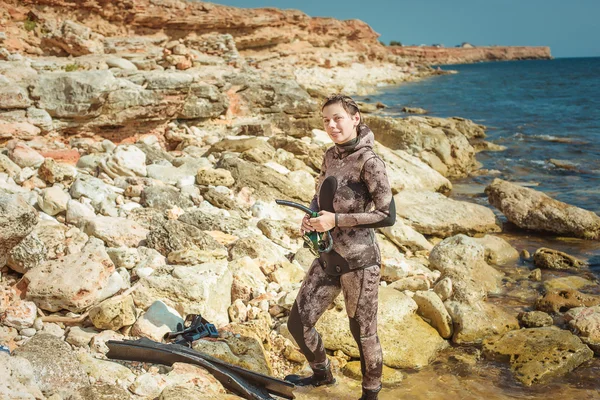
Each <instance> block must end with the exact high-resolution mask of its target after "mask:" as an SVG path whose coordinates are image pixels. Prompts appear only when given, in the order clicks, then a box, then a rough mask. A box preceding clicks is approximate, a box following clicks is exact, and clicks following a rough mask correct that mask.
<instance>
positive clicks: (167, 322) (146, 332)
mask: <svg viewBox="0 0 600 400" xmlns="http://www.w3.org/2000/svg"><path fill="white" fill-rule="evenodd" d="M134 322H135V325H133V328H132V329H131V333H132V334H133V335H134V336H142V337H147V338H150V339H152V340H156V341H158V342H160V341H162V338H163V336H164V335H165V334H166V333H169V332H176V331H178V330H180V329H179V327H178V326H183V324H184V320H183V318H182V317H181V315H179V313H178V312H177V311H176V310H175V309H173V308H171V307H169V306H168V305H166V304H165V303H163V302H162V301H160V300H157V301H155V302H154V303H152V305H151V306H150V307H148V309H147V310H146V312H145V313H143V314H142V315H141V316H140V318H139V319H138V320H137V321H134Z"/></svg>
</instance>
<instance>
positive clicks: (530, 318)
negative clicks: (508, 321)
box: [518, 311, 554, 328]
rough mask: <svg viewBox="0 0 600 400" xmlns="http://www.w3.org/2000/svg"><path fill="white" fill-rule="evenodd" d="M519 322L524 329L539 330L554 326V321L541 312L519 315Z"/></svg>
mask: <svg viewBox="0 0 600 400" xmlns="http://www.w3.org/2000/svg"><path fill="white" fill-rule="evenodd" d="M518 318H519V322H520V323H521V326H522V327H524V328H541V327H544V326H552V325H554V320H553V319H552V317H551V316H550V315H548V314H546V313H545V312H543V311H528V312H522V313H519V317H518Z"/></svg>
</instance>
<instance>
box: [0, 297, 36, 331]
mask: <svg viewBox="0 0 600 400" xmlns="http://www.w3.org/2000/svg"><path fill="white" fill-rule="evenodd" d="M36 316H37V307H36V305H35V304H34V303H33V302H31V301H22V300H19V299H15V300H14V301H13V302H12V303H11V304H9V305H8V307H7V308H6V309H4V310H3V313H2V314H1V315H0V321H1V322H2V324H3V325H5V326H10V327H13V328H16V329H19V330H21V329H25V328H29V327H31V326H33V322H34V321H35V318H36Z"/></svg>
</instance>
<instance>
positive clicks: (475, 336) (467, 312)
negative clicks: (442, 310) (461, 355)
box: [444, 301, 519, 344]
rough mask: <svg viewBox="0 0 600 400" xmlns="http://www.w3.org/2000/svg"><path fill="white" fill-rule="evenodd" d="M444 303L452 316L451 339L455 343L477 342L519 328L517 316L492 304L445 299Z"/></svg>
mask: <svg viewBox="0 0 600 400" xmlns="http://www.w3.org/2000/svg"><path fill="white" fill-rule="evenodd" d="M444 305H445V306H446V310H447V311H448V314H450V317H451V318H452V323H453V330H454V333H453V335H452V341H453V342H454V343H457V344H479V343H481V342H482V340H484V339H485V338H487V337H489V336H492V335H500V334H503V333H506V332H508V331H512V330H515V329H519V321H518V320H517V317H516V316H515V315H512V314H510V313H509V312H508V311H506V310H505V309H503V308H501V307H499V306H497V305H494V304H490V303H485V302H483V301H481V302H479V303H477V304H466V303H459V302H457V301H446V302H445V303H444Z"/></svg>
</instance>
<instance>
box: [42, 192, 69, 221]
mask: <svg viewBox="0 0 600 400" xmlns="http://www.w3.org/2000/svg"><path fill="white" fill-rule="evenodd" d="M69 200H71V196H69V194H68V193H66V192H64V191H63V190H62V189H61V188H60V187H58V186H52V187H49V188H46V189H43V190H42V193H41V195H40V196H39V197H38V206H39V207H40V208H41V210H42V211H43V212H45V213H46V214H48V215H56V214H59V213H61V212H64V211H66V210H67V203H68V202H69Z"/></svg>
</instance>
